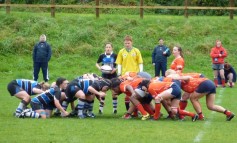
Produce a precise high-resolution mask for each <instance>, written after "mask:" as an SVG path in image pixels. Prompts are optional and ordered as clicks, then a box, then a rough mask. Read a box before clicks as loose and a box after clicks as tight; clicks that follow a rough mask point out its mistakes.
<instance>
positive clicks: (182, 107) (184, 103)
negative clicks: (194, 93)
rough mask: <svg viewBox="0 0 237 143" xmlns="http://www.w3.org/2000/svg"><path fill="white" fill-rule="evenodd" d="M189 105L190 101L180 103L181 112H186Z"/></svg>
mask: <svg viewBox="0 0 237 143" xmlns="http://www.w3.org/2000/svg"><path fill="white" fill-rule="evenodd" d="M187 105H188V101H185V100H181V101H180V102H179V108H180V109H181V110H184V109H185V108H186V107H187Z"/></svg>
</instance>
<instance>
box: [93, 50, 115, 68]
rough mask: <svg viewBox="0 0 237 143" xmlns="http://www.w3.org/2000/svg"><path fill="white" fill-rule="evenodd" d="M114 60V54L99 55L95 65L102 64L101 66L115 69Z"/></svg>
mask: <svg viewBox="0 0 237 143" xmlns="http://www.w3.org/2000/svg"><path fill="white" fill-rule="evenodd" d="M116 58H117V55H116V54H114V53H112V54H111V55H106V54H101V55H100V56H99V59H98V60H97V63H102V65H109V66H110V67H111V68H112V69H113V68H115V67H116V64H115V61H116Z"/></svg>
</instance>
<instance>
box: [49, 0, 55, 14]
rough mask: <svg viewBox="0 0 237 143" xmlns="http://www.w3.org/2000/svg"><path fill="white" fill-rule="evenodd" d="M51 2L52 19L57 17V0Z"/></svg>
mask: <svg viewBox="0 0 237 143" xmlns="http://www.w3.org/2000/svg"><path fill="white" fill-rule="evenodd" d="M50 1H51V17H55V0H50Z"/></svg>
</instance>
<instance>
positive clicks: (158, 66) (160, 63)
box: [152, 38, 171, 76]
mask: <svg viewBox="0 0 237 143" xmlns="http://www.w3.org/2000/svg"><path fill="white" fill-rule="evenodd" d="M170 54H171V53H170V49H169V48H168V47H167V46H165V45H164V40H163V39H162V38H160V39H159V45H157V46H156V47H155V48H154V50H153V52H152V64H153V66H155V76H160V71H161V73H162V76H165V71H166V70H167V57H169V56H170Z"/></svg>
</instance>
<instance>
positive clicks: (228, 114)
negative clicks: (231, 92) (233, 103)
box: [224, 110, 232, 116]
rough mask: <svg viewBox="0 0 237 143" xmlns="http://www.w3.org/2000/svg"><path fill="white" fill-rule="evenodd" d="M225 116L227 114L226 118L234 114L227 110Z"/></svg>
mask: <svg viewBox="0 0 237 143" xmlns="http://www.w3.org/2000/svg"><path fill="white" fill-rule="evenodd" d="M224 114H225V115H226V116H230V115H231V114H232V113H231V112H230V111H228V110H225V111H224Z"/></svg>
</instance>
